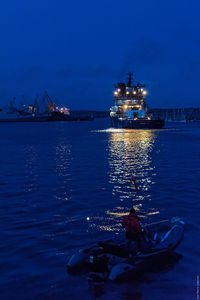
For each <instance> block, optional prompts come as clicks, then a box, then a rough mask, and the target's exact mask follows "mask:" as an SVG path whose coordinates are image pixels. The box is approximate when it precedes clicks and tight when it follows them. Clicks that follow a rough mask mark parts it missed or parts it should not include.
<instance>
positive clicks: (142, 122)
mask: <svg viewBox="0 0 200 300" xmlns="http://www.w3.org/2000/svg"><path fill="white" fill-rule="evenodd" d="M110 119H111V126H112V127H114V128H124V129H161V128H163V127H164V125H165V121H164V120H146V119H137V120H130V119H123V120H120V119H118V118H110Z"/></svg>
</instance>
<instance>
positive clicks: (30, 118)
mask: <svg viewBox="0 0 200 300" xmlns="http://www.w3.org/2000/svg"><path fill="white" fill-rule="evenodd" d="M16 100H17V99H16V97H14V98H13V99H12V100H11V101H10V103H9V105H6V106H5V107H3V108H2V109H0V122H46V121H48V119H49V118H50V116H51V114H52V112H53V111H54V103H53V102H52V101H51V99H50V97H49V95H48V94H47V93H46V92H45V93H44V95H43V97H42V99H41V100H38V99H37V98H36V99H35V100H34V102H33V103H31V104H26V101H25V99H24V95H22V101H21V103H20V104H19V103H17V101H16Z"/></svg>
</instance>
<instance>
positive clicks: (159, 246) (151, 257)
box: [67, 217, 184, 281]
mask: <svg viewBox="0 0 200 300" xmlns="http://www.w3.org/2000/svg"><path fill="white" fill-rule="evenodd" d="M183 235H184V222H183V221H182V220H181V219H180V218H177V217H175V218H172V220H171V221H170V222H168V223H167V224H163V221H161V222H158V223H156V225H155V226H146V227H145V228H144V235H143V238H142V243H140V245H138V244H137V243H136V242H134V241H132V242H130V241H127V240H126V239H125V235H124V234H121V235H119V236H118V237H116V236H115V237H113V239H110V240H107V241H99V242H98V243H97V245H95V246H92V247H90V248H87V249H83V250H79V251H78V252H77V253H74V254H73V255H72V256H71V258H70V259H69V261H68V263H67V270H68V272H69V273H78V274H80V271H81V270H84V272H89V273H90V276H91V277H93V278H100V279H103V280H107V279H108V280H112V281H115V280H118V279H122V278H124V277H126V276H132V275H133V274H137V272H142V271H145V270H146V269H147V268H148V267H149V266H151V265H153V264H154V263H158V262H162V261H164V260H165V258H166V257H167V256H169V255H170V253H172V252H173V251H174V250H175V249H176V248H177V247H178V245H179V244H180V243H181V241H182V239H183Z"/></svg>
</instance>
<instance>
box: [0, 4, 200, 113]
mask: <svg viewBox="0 0 200 300" xmlns="http://www.w3.org/2000/svg"><path fill="white" fill-rule="evenodd" d="M199 10H200V2H199V1H198V0H190V1H188V0H187V1H184V0H182V1H171V0H168V1H161V0H143V1H134V0H132V1H129V0H123V1H116V0H109V1H108V0H107V1H105V0H101V1H97V0H96V1H95V0H93V1H92V0H85V1H81V0H78V1H67V0H65V1H64V0H57V1H55V0H54V1H52V0H48V1H47V0H42V1H41V0H40V1H38V0H34V1H33V0H29V1H27V0H24V1H22V0H19V1H16V0H15V1H12V0H8V1H4V2H1V7H0V33H1V50H0V54H1V55H0V60H1V64H0V65H1V69H0V99H1V100H0V105H4V104H5V103H7V102H8V101H9V100H10V99H11V98H12V97H13V96H19V95H21V94H24V95H25V98H26V99H29V100H28V101H29V102H30V101H31V99H33V98H34V97H35V96H36V95H37V94H42V93H43V92H44V91H48V93H49V94H50V96H51V97H52V98H53V99H57V102H58V103H63V104H66V105H67V106H69V107H70V108H71V109H107V110H108V109H109V106H110V105H111V102H112V101H111V99H112V90H113V86H114V84H115V83H116V82H117V81H123V80H125V79H126V77H127V72H129V71H132V72H133V73H134V74H135V76H136V80H137V81H138V80H141V81H143V82H145V83H146V84H147V89H148V90H149V97H148V103H149V105H150V107H162V108H164V107H182V106H183V105H184V106H185V107H188V106H195V107H197V106H199V69H200V68H199V67H200V35H199V32H200V22H199Z"/></svg>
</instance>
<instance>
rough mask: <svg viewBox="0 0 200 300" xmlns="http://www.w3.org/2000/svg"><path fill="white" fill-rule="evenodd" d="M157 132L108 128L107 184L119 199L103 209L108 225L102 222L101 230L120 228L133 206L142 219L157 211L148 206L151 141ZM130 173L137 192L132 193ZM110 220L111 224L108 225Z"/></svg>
mask: <svg viewBox="0 0 200 300" xmlns="http://www.w3.org/2000/svg"><path fill="white" fill-rule="evenodd" d="M158 132H159V131H156V130H151V131H150V130H123V129H120V130H111V131H110V130H109V131H108V133H109V147H108V149H109V154H108V162H109V174H108V175H109V183H110V184H112V186H113V188H112V193H113V196H114V197H116V199H119V201H118V202H117V205H116V207H115V208H114V209H112V210H107V211H106V216H107V218H108V219H107V222H108V223H109V225H102V226H100V228H101V229H102V230H108V231H110V230H112V231H120V230H121V220H122V218H123V216H124V215H126V214H127V213H128V211H129V209H130V208H131V207H132V206H134V208H135V209H136V210H137V213H138V215H139V216H140V217H141V219H143V221H144V222H145V221H148V220H149V219H150V218H151V216H153V215H155V214H159V210H158V208H154V207H152V203H151V205H150V201H151V187H152V185H153V184H154V177H155V176H156V170H155V165H154V163H153V161H152V153H153V149H154V144H155V141H156V138H157V134H158ZM132 173H133V174H134V176H135V178H136V180H137V184H138V186H139V192H136V190H135V187H134V184H133V182H132V180H131V174H132ZM112 223H113V224H112Z"/></svg>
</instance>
